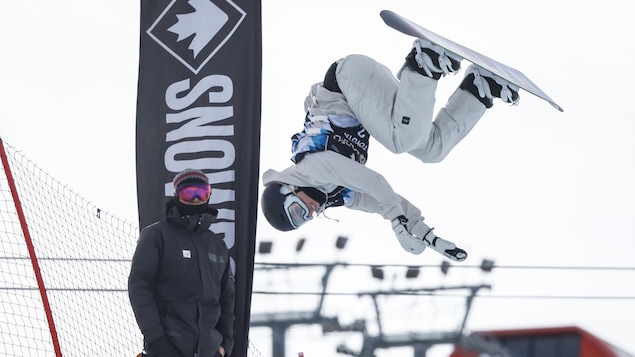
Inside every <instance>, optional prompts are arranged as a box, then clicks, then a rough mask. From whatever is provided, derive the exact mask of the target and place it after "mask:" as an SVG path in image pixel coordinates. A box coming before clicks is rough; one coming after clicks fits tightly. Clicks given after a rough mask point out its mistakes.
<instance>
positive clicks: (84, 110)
mask: <svg viewBox="0 0 635 357" xmlns="http://www.w3.org/2000/svg"><path fill="white" fill-rule="evenodd" d="M623 7H624V2H623V1H617V0H607V1H602V2H599V1H560V2H554V1H546V0H537V1H532V2H521V3H513V4H512V3H509V2H506V1H502V0H496V1H490V0H485V1H480V2H478V3H474V2H472V1H467V0H457V1H453V2H449V3H442V4H441V3H432V2H414V1H411V0H394V1H390V2H383V1H368V0H324V1H319V2H304V1H293V0H274V1H266V2H264V4H263V104H262V139H261V143H262V147H261V160H260V164H261V171H264V170H266V169H268V168H275V169H284V168H285V167H286V166H288V165H289V164H290V161H289V148H290V141H289V137H290V136H291V135H292V134H293V133H295V132H297V131H299V130H300V129H301V128H302V123H303V116H304V113H303V107H302V105H303V101H304V97H305V95H306V94H307V93H308V90H309V87H310V85H311V84H312V83H314V82H316V81H319V80H321V79H322V77H323V75H324V72H325V71H326V69H327V68H328V66H329V65H330V64H331V63H332V62H333V61H334V60H336V59H338V58H340V57H342V56H345V55H347V54H350V53H363V54H366V55H369V56H371V57H373V58H375V59H377V60H378V61H380V62H382V63H384V64H385V65H386V66H388V67H389V68H391V69H393V71H395V72H396V71H397V70H398V69H399V67H400V66H401V64H402V61H403V57H404V56H405V55H406V54H407V53H408V51H409V50H410V46H411V43H412V40H413V39H412V38H410V37H408V36H405V35H402V34H400V33H398V32H396V31H394V30H392V29H390V28H388V27H387V26H385V25H384V24H383V22H382V21H381V19H380V18H379V11H380V10H382V9H385V8H388V9H390V10H393V11H395V12H397V13H401V14H404V15H406V16H407V17H409V18H411V19H412V20H415V21H417V22H419V23H420V24H421V25H423V26H424V27H427V28H428V29H430V30H433V31H435V32H437V33H439V34H442V35H444V36H446V37H448V38H450V39H453V40H455V41H457V42H460V43H461V44H463V45H466V46H467V47H470V48H472V49H475V50H478V51H480V52H482V53H484V54H486V55H488V56H490V57H492V58H495V59H497V60H499V61H501V62H503V63H506V64H508V65H511V66H513V67H516V68H518V69H519V70H521V71H523V72H524V73H525V74H526V75H528V76H529V77H530V78H531V79H532V80H533V81H534V82H535V83H537V84H538V85H539V86H540V87H541V88H542V89H543V90H544V91H545V92H546V93H547V94H548V95H550V96H551V98H552V99H554V100H555V101H556V102H557V103H558V104H560V105H561V106H562V107H563V108H564V110H565V111H564V113H560V112H558V111H557V110H555V109H554V108H552V107H551V106H550V105H549V104H548V103H546V102H544V101H542V100H540V99H538V98H536V97H534V96H533V95H531V94H529V93H527V92H521V101H520V105H519V106H518V107H509V106H507V105H505V104H503V103H501V102H500V101H498V102H496V104H495V106H494V108H493V109H491V110H489V111H488V112H487V113H486V114H485V116H484V118H483V119H482V120H481V122H480V123H479V124H478V125H477V126H476V128H475V129H474V130H473V131H472V133H470V135H469V136H468V137H467V138H466V139H465V140H464V141H463V142H461V143H460V144H459V145H458V146H457V148H456V149H455V150H454V151H453V152H452V153H451V154H450V155H449V156H448V158H447V159H446V160H445V161H443V162H442V163H439V164H428V165H424V164H421V163H420V162H418V161H417V160H415V159H414V158H411V157H408V156H407V155H399V156H397V155H393V154H390V153H388V152H387V150H385V149H384V148H383V147H381V145H380V144H379V143H377V142H373V143H372V144H371V147H370V155H369V162H368V166H369V167H371V168H373V169H376V170H377V171H379V172H381V173H383V174H384V176H385V177H386V179H387V180H388V181H389V182H390V183H391V184H392V185H393V187H394V188H395V190H396V191H397V192H399V193H400V194H402V195H403V196H405V197H406V198H408V199H409V200H410V201H411V202H413V203H414V204H415V205H417V206H418V207H419V208H421V210H422V211H423V214H424V215H425V217H426V221H427V222H428V224H429V225H431V226H434V227H435V228H436V230H435V232H437V234H439V235H440V236H442V237H444V238H446V239H449V240H452V241H454V242H456V243H457V244H459V245H460V246H461V247H463V248H464V249H466V250H467V251H468V253H469V258H468V260H467V261H466V263H465V264H470V265H478V264H480V262H481V261H482V260H483V259H491V260H494V261H495V262H496V264H497V265H501V266H587V267H632V266H635V264H634V261H633V252H634V251H635V227H634V225H633V222H634V221H635V185H634V184H633V183H634V182H635V162H634V161H635V160H634V154H635V140H634V139H633V136H634V134H635V120H634V116H633V112H632V107H631V105H632V101H633V99H632V96H633V94H634V92H635V91H634V89H633V83H635V74H634V73H633V67H634V66H633V64H634V60H633V55H634V54H635V41H633V39H632V37H633V35H635V25H633V22H632V19H631V15H630V12H628V11H626V10H625V9H624V8H623ZM138 38H139V4H138V1H127V0H112V1H108V2H103V1H102V2H97V1H79V0H74V1H67V0H64V1H57V2H51V1H43V0H33V1H28V2H24V1H13V2H4V3H3V4H2V5H0V44H1V45H2V48H3V51H2V53H3V54H2V57H1V58H0V64H1V65H0V83H1V84H2V85H1V86H0V104H1V105H0V136H1V137H2V139H3V140H4V141H5V142H6V143H8V144H10V145H11V146H14V147H15V148H17V149H18V150H20V151H22V152H23V153H24V154H25V155H26V156H27V157H28V158H29V159H30V160H32V161H34V162H35V163H36V164H38V165H39V166H40V167H41V168H43V169H44V170H45V171H47V172H48V173H50V174H51V175H52V176H53V177H55V178H57V179H58V180H59V181H61V182H63V183H65V184H67V185H68V186H69V187H71V188H73V189H74V190H75V191H76V192H78V193H79V194H80V195H81V196H83V197H85V198H86V199H88V200H89V201H91V202H93V203H94V204H96V205H98V206H100V207H103V209H104V210H106V211H109V212H112V213H113V214H115V215H118V216H120V217H122V218H125V219H128V220H129V221H130V222H136V217H137V211H136V192H135V191H136V182H135V179H136V178H135V161H134V157H135V152H134V150H135V144H134V137H135V104H136V84H137V69H138ZM468 65H469V64H468V63H466V62H464V68H467V66H468ZM462 75H463V74H462V73H460V74H459V75H457V76H452V77H449V78H444V79H442V81H441V83H440V86H439V91H438V95H437V104H438V106H439V108H440V107H441V106H442V105H443V104H444V102H445V100H446V99H447V98H448V97H449V95H450V94H451V92H452V91H453V90H454V88H455V87H456V86H457V85H458V84H459V82H460V80H461V78H462ZM328 213H329V216H330V217H332V218H335V219H337V220H338V221H339V222H337V221H335V220H320V221H318V222H312V223H310V224H308V225H306V226H305V227H303V228H301V229H300V230H298V231H297V232H293V233H287V234H280V233H278V232H276V231H274V230H273V229H272V228H271V227H269V226H268V225H267V224H266V221H265V220H264V219H260V221H259V223H260V224H259V227H258V240H273V241H274V242H275V243H274V251H273V254H272V255H271V256H270V257H257V260H260V261H281V260H289V259H293V261H297V262H305V261H318V262H332V261H334V259H337V260H339V261H345V262H349V263H384V264H440V262H441V261H442V259H441V258H440V256H438V255H437V254H435V253H433V252H430V251H426V252H424V253H423V254H422V255H420V256H410V255H408V254H406V253H405V252H403V251H402V250H401V248H400V246H399V245H398V243H397V241H396V239H395V238H394V235H393V233H392V230H391V229H390V224H389V223H388V222H387V221H383V220H382V219H381V218H380V217H379V216H378V215H370V214H366V213H359V212H349V211H348V210H345V209H333V210H329V212H328ZM261 217H262V216H261ZM338 235H346V236H348V237H349V238H350V241H349V244H348V245H347V247H346V249H345V250H344V251H342V252H339V253H338V254H334V253H333V249H332V246H333V242H334V240H335V237H337V236H338ZM299 237H306V238H307V239H308V240H307V244H306V246H305V248H304V251H303V252H302V253H301V255H298V256H294V255H293V254H294V251H293V246H294V245H295V242H296V241H297V239H298V238H299ZM356 274H358V275H359V276H358V275H356ZM633 274H635V273H634V272H633V271H632V270H631V271H594V270H575V271H569V270H562V271H561V270H556V271H554V270H536V269H526V270H524V269H523V270H519V269H502V268H501V269H499V270H495V271H494V272H492V273H491V274H488V275H484V274H480V272H478V271H474V270H469V269H463V270H461V269H455V270H454V271H450V273H449V274H448V275H447V276H442V275H441V273H440V272H438V271H436V270H434V271H433V270H430V272H429V273H428V275H424V276H422V277H419V278H418V279H420V280H419V286H438V285H439V284H441V285H443V286H450V285H453V284H481V283H487V284H491V285H492V289H491V290H487V291H481V292H480V293H479V295H481V296H482V297H480V298H477V299H476V300H475V302H474V305H473V310H472V312H471V315H470V318H469V320H468V323H467V328H468V330H482V329H505V328H524V327H545V326H563V325H576V326H579V327H582V328H585V329H587V330H589V331H590V332H592V333H594V334H596V335H598V336H599V337H601V338H604V339H606V340H608V341H609V342H611V343H613V344H615V345H617V346H619V347H622V348H623V349H625V350H627V351H629V352H630V353H635V340H633V338H632V333H633V328H632V323H631V321H633V320H635V299H633V297H635V284H633V281H634V280H635V279H634V278H635V276H634V275H633ZM367 275H369V274H368V273H367V272H363V277H362V272H359V273H358V272H356V271H353V270H351V271H347V272H343V273H340V276H341V277H340V278H338V279H341V281H339V282H337V281H336V282H334V285H333V289H334V290H337V289H344V288H346V287H350V285H347V284H350V282H351V281H353V280H354V281H356V282H357V283H359V285H360V288H366V289H369V290H370V289H372V288H376V287H377V286H376V285H374V284H378V283H376V282H374V281H372V280H371V279H370V277H368V278H367ZM294 279H295V278H294V276H292V275H289V276H288V277H287V280H286V281H285V282H283V283H280V284H282V285H284V284H287V285H288V286H289V287H290V286H291V284H295V283H297V282H296V281H295V280H294ZM426 279H428V280H426ZM308 280H310V279H308ZM316 281H319V279H317V280H316ZM393 283H394V284H397V282H393ZM280 284H278V285H276V286H275V287H276V288H280V289H281V290H285V287H284V286H283V287H280ZM384 284H385V282H384ZM391 286H392V285H391ZM504 296H569V297H589V296H601V297H632V298H631V299H580V298H578V299H571V298H569V299H536V298H533V299H532V298H525V299H520V298H503V297H504ZM261 301H263V300H262V298H261V297H259V296H254V312H258V311H261V310H262V309H261V306H260V305H257V303H260V302H261ZM422 301H423V300H422ZM365 304H366V303H360V304H359V306H367V305H365ZM408 304H411V305H407V306H408V307H405V308H401V309H397V310H395V311H394V316H395V318H394V320H392V321H390V322H387V323H388V324H395V321H397V324H401V325H406V326H408V327H409V328H410V330H415V331H416V329H417V325H416V324H413V322H412V321H408V320H407V317H408V316H409V315H407V314H406V315H404V316H405V317H399V314H400V313H403V310H408V309H415V310H417V311H418V309H423V310H425V308H422V306H421V305H425V306H424V307H429V309H428V310H426V311H427V313H429V312H430V310H433V317H431V318H427V319H426V320H425V321H422V323H423V324H425V328H426V329H428V330H435V329H437V330H440V329H445V328H446V327H447V326H450V327H451V326H457V324H458V323H459V322H460V314H458V315H457V313H456V311H454V310H453V309H452V308H448V306H446V304H445V302H444V300H442V299H440V300H436V301H435V302H433V303H428V302H422V303H418V302H416V301H415V302H409V303H408ZM453 304H455V305H457V306H459V307H460V306H461V305H460V304H461V302H460V301H455V302H453ZM387 305H389V303H387ZM353 306H355V308H353ZM359 306H358V305H356V303H354V302H353V303H352V304H349V305H343V306H329V307H328V308H329V309H332V311H331V312H333V313H338V314H341V315H342V316H347V318H349V319H355V318H358V317H367V316H368V314H369V312H368V311H367V310H364V309H361V308H359ZM258 309H260V310H258ZM357 309H359V310H360V311H357ZM386 309H389V307H387V308H386ZM450 310H452V311H450ZM344 311H347V312H344ZM388 311H390V310H388ZM422 313H425V312H422ZM371 315H372V314H371ZM389 316H390V315H389ZM320 335H321V334H320V333H319V331H315V329H294V330H293V331H292V332H290V336H291V337H288V340H287V342H288V344H289V349H288V353H289V354H288V355H289V356H293V355H294V353H296V351H298V350H300V349H302V350H304V352H305V355H306V356H307V357H310V356H318V355H321V354H322V355H323V354H331V355H332V354H334V352H333V349H334V345H333V344H332V342H333V341H331V340H334V339H338V338H339V340H346V336H339V337H337V338H334V339H329V340H328V342H327V343H320V344H317V345H316V344H313V343H310V341H314V340H316V339H318V338H319V337H320ZM267 338H268V336H267V334H266V333H264V332H262V331H255V332H254V335H253V342H254V343H255V344H256V346H257V347H258V346H263V347H262V352H263V353H264V354H265V356H266V355H267V353H268V349H269V346H268V345H267V344H268V342H267ZM352 341H353V342H352V343H351V345H352V347H355V340H354V339H352ZM357 342H359V341H357ZM333 343H335V342H333ZM400 355H401V354H400ZM378 356H379V357H391V356H396V354H395V352H393V353H391V352H390V351H381V352H378Z"/></svg>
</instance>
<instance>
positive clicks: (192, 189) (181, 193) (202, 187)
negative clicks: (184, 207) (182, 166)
mask: <svg viewBox="0 0 635 357" xmlns="http://www.w3.org/2000/svg"><path fill="white" fill-rule="evenodd" d="M211 195H212V186H210V185H209V184H205V183H192V184H186V185H183V186H182V187H179V189H178V192H177V196H178V197H179V200H182V201H185V202H194V200H196V199H197V198H198V199H199V200H201V202H206V201H207V200H209V197H210V196H211Z"/></svg>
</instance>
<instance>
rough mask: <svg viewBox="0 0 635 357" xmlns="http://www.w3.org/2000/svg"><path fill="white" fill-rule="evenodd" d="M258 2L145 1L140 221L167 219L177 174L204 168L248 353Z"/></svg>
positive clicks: (240, 339)
mask: <svg viewBox="0 0 635 357" xmlns="http://www.w3.org/2000/svg"><path fill="white" fill-rule="evenodd" d="M261 48H262V36H261V4H260V0H236V1H231V0H141V29H140V59H139V83H138V94H137V125H136V155H137V156H136V159H137V196H138V207H139V226H140V228H143V227H145V226H147V225H149V224H151V223H153V222H156V221H157V220H160V219H162V218H163V217H164V207H165V201H166V199H167V197H168V196H172V194H173V192H172V191H173V190H172V183H171V182H172V178H173V177H174V174H175V173H177V172H179V171H181V170H184V169H187V168H194V169H200V170H203V171H205V172H206V173H207V175H208V177H209V179H210V183H211V184H212V197H211V199H210V204H211V205H212V206H213V207H214V208H216V209H218V211H219V215H218V220H217V222H216V223H215V224H213V225H212V227H211V228H210V229H211V230H212V231H214V232H216V233H219V234H223V235H224V239H225V242H226V243H227V246H228V247H229V248H230V253H231V256H232V260H233V261H232V267H233V269H235V276H236V288H237V290H236V310H235V312H236V324H235V335H236V345H235V349H234V352H233V354H232V356H235V357H244V356H246V355H247V347H248V335H249V318H250V306H251V292H252V280H253V262H254V250H255V234H256V233H255V232H256V216H257V207H258V205H257V200H258V178H259V156H260V100H261V78H262V75H261V74H262V73H261V70H262V50H261Z"/></svg>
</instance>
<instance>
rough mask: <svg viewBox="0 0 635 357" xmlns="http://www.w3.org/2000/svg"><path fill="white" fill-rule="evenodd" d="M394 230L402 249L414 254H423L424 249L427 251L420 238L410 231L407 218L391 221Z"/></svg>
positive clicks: (400, 217) (401, 217)
mask: <svg viewBox="0 0 635 357" xmlns="http://www.w3.org/2000/svg"><path fill="white" fill-rule="evenodd" d="M391 223H392V230H393V231H394V232H395V235H396V236H397V240H399V244H401V247H403V249H404V250H405V251H406V252H408V253H412V254H421V252H423V250H424V249H426V244H425V243H424V242H423V241H422V240H421V239H419V238H417V237H415V236H413V235H412V234H410V232H409V231H408V226H407V224H408V219H407V218H406V216H403V215H402V216H399V217H397V218H395V219H393V220H392V221H391Z"/></svg>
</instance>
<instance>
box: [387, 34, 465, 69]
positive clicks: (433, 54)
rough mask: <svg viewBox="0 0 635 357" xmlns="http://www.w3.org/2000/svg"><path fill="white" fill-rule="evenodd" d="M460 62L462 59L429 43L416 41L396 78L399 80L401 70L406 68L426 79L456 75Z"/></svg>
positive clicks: (420, 40)
mask: <svg viewBox="0 0 635 357" xmlns="http://www.w3.org/2000/svg"><path fill="white" fill-rule="evenodd" d="M461 60H463V58H461V57H459V56H457V55H455V54H453V53H450V52H447V51H446V50H444V49H443V48H441V47H439V46H437V45H435V44H434V43H432V42H430V41H427V40H422V39H416V40H415V41H414V43H413V45H412V50H411V51H410V53H409V54H408V55H407V56H406V63H404V65H403V66H402V67H401V69H400V70H399V73H398V74H397V78H400V77H401V72H402V71H403V69H404V68H405V67H408V68H410V69H412V70H413V71H416V72H418V73H420V74H422V75H424V76H426V77H431V78H434V79H439V78H441V77H442V76H445V75H446V74H456V72H458V70H459V69H460V68H461Z"/></svg>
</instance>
